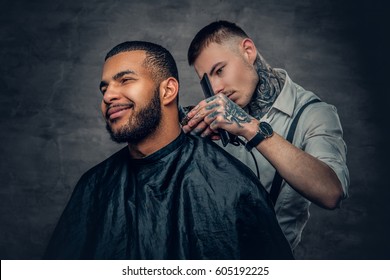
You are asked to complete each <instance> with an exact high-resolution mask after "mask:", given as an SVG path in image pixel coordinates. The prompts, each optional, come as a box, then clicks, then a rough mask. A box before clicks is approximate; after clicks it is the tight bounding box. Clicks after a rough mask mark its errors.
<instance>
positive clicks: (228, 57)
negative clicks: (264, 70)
mask: <svg viewBox="0 0 390 280" xmlns="http://www.w3.org/2000/svg"><path fill="white" fill-rule="evenodd" d="M234 47H235V48H236V49H235V50H233V49H232V47H229V46H228V45H219V44H217V43H211V44H210V45H209V46H207V47H206V48H205V49H203V51H202V52H201V53H200V55H199V57H198V58H197V59H196V61H195V63H194V67H195V71H196V73H197V74H198V76H199V78H202V77H203V74H204V73H207V74H208V75H209V78H210V82H211V85H212V87H213V90H214V93H215V94H217V93H220V92H221V93H223V94H225V95H226V96H227V97H228V98H229V99H231V100H232V101H233V102H235V103H236V104H237V105H239V106H240V107H245V106H246V105H248V103H249V101H250V100H251V97H252V95H253V93H254V91H255V88H256V85H257V82H258V76H257V73H256V70H255V68H254V66H253V61H254V60H252V56H249V55H248V54H247V53H246V51H245V49H244V48H242V47H240V46H239V44H238V43H237V46H234ZM252 55H253V54H252Z"/></svg>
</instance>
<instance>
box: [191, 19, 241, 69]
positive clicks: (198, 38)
mask: <svg viewBox="0 0 390 280" xmlns="http://www.w3.org/2000/svg"><path fill="white" fill-rule="evenodd" d="M233 37H240V38H249V37H248V35H247V34H246V33H245V31H244V30H242V29H241V28H240V27H238V26H237V25H236V24H235V23H232V22H229V21H225V20H219V21H215V22H212V23H210V24H209V25H207V26H205V27H203V28H202V29H201V30H200V31H199V32H198V33H197V34H196V35H195V37H194V39H193V40H192V42H191V44H190V47H189V48H188V53H187V59H188V64H189V65H193V64H194V62H195V60H196V59H197V58H198V56H199V54H200V53H201V52H202V50H203V49H204V48H205V47H207V46H208V45H209V44H210V43H217V44H222V42H224V41H225V40H228V39H231V38H233Z"/></svg>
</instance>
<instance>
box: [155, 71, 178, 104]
mask: <svg viewBox="0 0 390 280" xmlns="http://www.w3.org/2000/svg"><path fill="white" fill-rule="evenodd" d="M178 93H179V82H178V81H177V80H176V79H175V78H173V77H169V78H168V79H166V80H164V81H162V82H161V83H160V100H161V103H162V104H163V105H169V104H171V103H172V102H174V101H176V97H177V95H178Z"/></svg>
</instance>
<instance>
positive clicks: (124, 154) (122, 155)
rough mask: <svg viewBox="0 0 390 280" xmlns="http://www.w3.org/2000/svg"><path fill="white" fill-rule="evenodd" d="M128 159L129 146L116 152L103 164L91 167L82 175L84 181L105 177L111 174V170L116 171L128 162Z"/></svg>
mask: <svg viewBox="0 0 390 280" xmlns="http://www.w3.org/2000/svg"><path fill="white" fill-rule="evenodd" d="M127 159H128V148H127V146H126V147H124V148H122V149H120V150H119V151H117V152H115V153H114V154H112V155H111V156H109V157H108V158H106V159H105V160H103V161H102V162H100V163H98V164H96V165H95V166H93V167H91V168H90V169H89V170H88V171H86V172H85V173H84V174H83V175H82V177H81V178H82V179H87V178H91V177H95V176H96V175H99V176H104V175H105V174H109V173H110V170H111V169H116V168H118V167H120V166H122V165H123V164H125V163H126V162H127Z"/></svg>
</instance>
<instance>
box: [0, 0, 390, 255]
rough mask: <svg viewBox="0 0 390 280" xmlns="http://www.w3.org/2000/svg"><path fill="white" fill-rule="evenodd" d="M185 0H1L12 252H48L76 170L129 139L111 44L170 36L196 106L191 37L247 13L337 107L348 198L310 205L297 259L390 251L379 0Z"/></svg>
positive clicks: (298, 77)
mask: <svg viewBox="0 0 390 280" xmlns="http://www.w3.org/2000/svg"><path fill="white" fill-rule="evenodd" d="M177 2H178V3H176V2H175V1H167V0H160V1H157V0H156V1H130V0H128V1H124V0H123V1H122V0H116V1H103V0H91V1H74V0H68V1H59V0H56V1H52V0H46V1H45V0H38V1H18V0H9V1H8V0H1V2H0V38H1V43H0V57H1V63H0V86H1V87H0V91H1V95H0V108H1V110H0V125H1V132H0V133H1V145H0V154H1V163H0V166H1V168H0V227H1V229H0V258H1V259H36V258H40V257H41V254H42V252H43V250H44V248H45V246H46V243H47V241H48V238H49V236H50V234H51V232H52V230H53V228H54V226H55V223H56V221H57V219H58V218H59V215H60V214H61V212H62V210H63V208H64V206H65V204H66V202H67V200H68V199H69V196H70V194H71V192H72V189H73V187H74V185H75V183H76V181H77V180H78V178H79V177H80V176H81V174H82V173H83V172H85V171H86V170H87V169H89V168H90V167H92V166H93V165H95V164H96V163H98V162H100V161H102V160H103V159H105V158H106V157H107V156H108V155H110V154H111V153H113V152H114V151H116V150H118V149H119V146H118V145H116V144H114V143H111V142H110V140H109V137H108V136H107V135H106V131H105V128H104V122H103V119H102V118H101V116H100V109H99V104H100V98H101V96H100V93H99V91H98V83H99V81H100V74H101V72H100V71H101V66H102V63H103V57H104V55H105V53H106V52H107V51H108V50H109V49H110V48H111V47H112V46H114V45H116V44H118V43H120V42H122V41H125V40H133V39H137V40H150V41H152V42H156V43H159V44H162V45H163V46H165V47H166V48H168V49H169V50H171V51H172V54H173V55H174V57H175V58H176V60H177V63H178V67H179V71H180V78H181V103H182V104H183V105H189V104H194V103H195V102H197V101H199V100H200V99H201V98H202V94H201V91H200V86H199V82H198V80H197V78H196V76H195V74H194V72H193V70H192V69H191V68H189V67H188V66H187V63H186V51H187V47H188V45H189V43H190V41H191V39H192V37H193V36H194V34H195V33H196V32H197V31H198V30H199V29H200V28H201V27H203V26H204V25H206V24H207V23H209V22H211V21H213V20H216V19H227V20H231V21H235V22H237V23H238V24H239V25H241V26H242V27H243V28H244V29H245V30H246V31H247V32H248V33H249V35H251V36H252V37H253V39H254V41H255V42H256V43H257V45H258V48H259V50H260V51H261V52H262V53H263V55H264V57H265V58H266V59H267V60H268V61H269V62H270V64H271V65H272V66H274V67H280V68H285V69H287V71H288V72H289V74H290V76H291V77H292V79H293V80H294V81H295V82H297V83H299V84H301V85H302V86H304V87H305V88H307V89H309V90H312V91H314V92H316V93H317V94H318V95H319V96H320V97H321V98H323V99H324V100H326V101H327V102H329V103H332V104H334V105H336V107H337V108H338V111H339V115H340V118H341V121H342V124H343V127H344V132H345V140H346V142H347V144H348V165H349V168H350V173H351V187H350V198H349V200H347V201H345V203H344V204H343V207H342V208H341V209H339V210H335V211H326V210H322V209H319V208H317V207H314V206H313V207H312V218H311V220H310V222H309V223H308V226H307V228H306V230H305V231H304V233H303V242H302V244H301V245H300V247H299V248H298V250H297V252H296V254H297V257H298V258H304V259H381V258H389V257H390V254H389V250H390V248H389V247H390V246H389V241H388V238H386V235H385V234H386V233H388V232H389V227H390V225H389V224H390V223H389V218H388V215H387V212H389V211H388V210H389V208H388V205H387V204H386V200H387V197H388V195H389V194H390V192H389V188H388V187H389V186H388V183H387V182H385V180H384V179H385V172H386V171H387V169H388V168H387V165H386V161H384V159H385V157H384V155H385V153H386V152H387V151H385V150H384V145H383V144H384V143H385V140H384V139H385V138H384V137H383V136H385V132H384V131H385V122H384V121H381V120H382V119H383V117H384V116H385V115H386V114H385V113H381V112H383V111H385V110H386V107H387V105H388V103H389V102H388V101H389V98H388V97H387V94H388V93H386V94H385V93H384V87H382V85H384V83H383V84H382V83H381V81H383V80H382V79H383V78H386V76H385V74H384V71H383V70H384V67H382V65H386V63H385V61H384V60H383V59H382V51H384V50H385V49H386V48H385V47H384V45H383V43H384V40H383V39H384V36H385V32H384V31H385V30H386V29H385V27H383V26H381V24H383V21H382V20H383V18H385V17H386V16H387V14H386V12H385V10H384V7H382V6H381V5H380V3H379V1H368V2H369V3H363V1H361V2H362V3H359V2H356V1H349V2H346V1H336V0H334V1H320V0H296V1H287V0H279V1H272V0H261V1H255V0H241V1H213V0H198V1H190V0H187V1H177ZM206 5H208V6H209V7H210V8H207V7H206ZM386 127H387V129H388V127H389V126H388V125H387V126H386ZM381 156H383V157H381Z"/></svg>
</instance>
